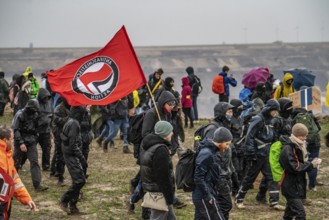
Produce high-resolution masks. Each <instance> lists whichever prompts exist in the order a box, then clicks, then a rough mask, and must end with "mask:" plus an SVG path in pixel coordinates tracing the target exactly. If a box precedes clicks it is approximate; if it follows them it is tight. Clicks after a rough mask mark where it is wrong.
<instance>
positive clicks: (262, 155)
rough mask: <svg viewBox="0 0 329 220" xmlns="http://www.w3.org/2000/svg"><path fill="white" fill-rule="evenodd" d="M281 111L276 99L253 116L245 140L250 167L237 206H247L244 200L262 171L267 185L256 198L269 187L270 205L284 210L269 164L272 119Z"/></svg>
mask: <svg viewBox="0 0 329 220" xmlns="http://www.w3.org/2000/svg"><path fill="white" fill-rule="evenodd" d="M279 111H280V104H279V103H278V101H276V100H275V99H270V100H268V101H267V102H266V105H265V107H264V108H263V109H262V111H261V112H260V113H259V114H257V115H256V116H255V117H253V118H252V120H251V122H250V126H249V128H248V131H247V135H246V140H245V157H246V160H247V161H248V168H247V172H246V175H245V177H244V178H243V180H242V184H241V187H240V189H239V191H238V194H237V195H236V198H235V203H236V205H237V208H239V209H243V208H245V206H244V204H243V200H244V198H245V196H246V194H247V192H248V190H249V189H251V188H252V186H253V183H254V181H255V180H256V178H257V176H258V174H259V172H262V174H263V176H264V178H265V182H266V184H267V187H260V189H259V190H260V191H259V192H258V194H257V196H256V200H260V199H261V198H264V197H265V193H266V191H267V189H268V190H269V194H270V196H269V197H270V199H269V201H270V207H271V208H273V209H275V210H283V209H284V207H282V206H281V205H279V191H278V188H277V184H276V183H275V182H274V181H273V177H272V173H271V168H270V164H269V155H268V152H269V149H270V146H271V144H272V143H273V128H272V126H271V120H272V118H273V117H275V116H276V115H277V114H278V112H279Z"/></svg>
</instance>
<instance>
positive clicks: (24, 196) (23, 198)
mask: <svg viewBox="0 0 329 220" xmlns="http://www.w3.org/2000/svg"><path fill="white" fill-rule="evenodd" d="M6 148H7V144H6V143H5V142H4V141H3V140H1V139H0V167H1V168H2V169H3V170H5V171H6V172H7V174H8V175H9V176H11V177H12V178H13V181H14V190H15V191H14V197H15V198H16V199H17V200H18V201H20V202H21V203H22V204H24V205H27V204H28V202H29V201H32V198H31V196H30V194H29V192H28V191H27V189H26V188H25V186H24V184H23V182H22V180H21V178H20V177H19V175H18V173H17V171H16V169H15V166H14V160H13V157H12V154H13V151H12V150H9V151H6ZM9 206H10V202H8V206H7V209H8V208H9ZM7 211H8V210H7ZM4 216H5V219H7V218H6V213H4Z"/></svg>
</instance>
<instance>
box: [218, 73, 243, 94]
mask: <svg viewBox="0 0 329 220" xmlns="http://www.w3.org/2000/svg"><path fill="white" fill-rule="evenodd" d="M218 75H221V76H223V77H224V89H225V95H227V96H230V86H229V84H231V86H233V87H236V85H237V84H238V82H237V81H236V80H235V79H234V78H232V77H229V76H227V73H225V72H220V73H219V74H218Z"/></svg>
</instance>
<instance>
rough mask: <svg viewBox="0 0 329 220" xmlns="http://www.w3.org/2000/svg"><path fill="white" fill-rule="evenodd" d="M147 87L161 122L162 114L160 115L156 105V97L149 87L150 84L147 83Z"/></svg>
mask: <svg viewBox="0 0 329 220" xmlns="http://www.w3.org/2000/svg"><path fill="white" fill-rule="evenodd" d="M146 86H147V90H148V91H149V94H150V96H151V100H152V102H153V106H154V108H155V111H156V113H157V115H158V118H159V121H161V117H160V113H159V110H158V107H157V105H156V104H155V100H154V96H153V94H152V92H151V89H150V86H149V84H148V83H146Z"/></svg>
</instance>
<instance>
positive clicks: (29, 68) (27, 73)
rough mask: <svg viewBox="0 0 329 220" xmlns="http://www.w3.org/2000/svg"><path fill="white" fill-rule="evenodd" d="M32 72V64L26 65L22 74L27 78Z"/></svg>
mask: <svg viewBox="0 0 329 220" xmlns="http://www.w3.org/2000/svg"><path fill="white" fill-rule="evenodd" d="M30 73H32V68H31V67H30V66H28V67H26V69H25V72H24V73H23V74H22V76H23V77H24V78H25V80H27V77H28V75H29V74H30Z"/></svg>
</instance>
